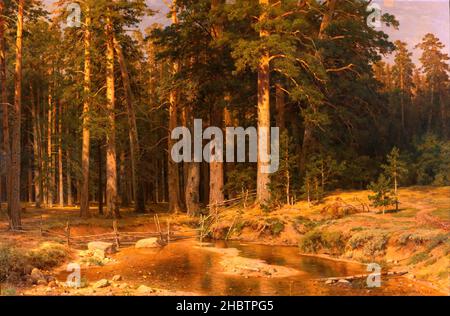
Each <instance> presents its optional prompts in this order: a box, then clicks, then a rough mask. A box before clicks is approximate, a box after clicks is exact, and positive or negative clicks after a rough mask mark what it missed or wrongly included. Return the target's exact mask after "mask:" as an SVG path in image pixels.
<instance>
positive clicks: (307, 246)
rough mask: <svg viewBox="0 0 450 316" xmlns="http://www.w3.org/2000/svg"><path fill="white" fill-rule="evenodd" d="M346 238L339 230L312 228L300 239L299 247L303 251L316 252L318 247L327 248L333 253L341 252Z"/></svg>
mask: <svg viewBox="0 0 450 316" xmlns="http://www.w3.org/2000/svg"><path fill="white" fill-rule="evenodd" d="M345 244H346V238H345V236H344V235H343V234H342V233H341V232H329V231H319V230H313V231H310V232H308V233H306V234H305V235H304V236H303V238H301V239H300V242H299V247H300V249H301V250H302V251H303V252H309V253H317V252H318V251H319V250H320V249H327V250H329V251H331V252H333V253H334V254H342V253H343V252H344V249H345Z"/></svg>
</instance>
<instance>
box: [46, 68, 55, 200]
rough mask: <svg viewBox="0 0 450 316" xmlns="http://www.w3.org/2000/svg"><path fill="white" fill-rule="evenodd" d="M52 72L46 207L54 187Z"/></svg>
mask: <svg viewBox="0 0 450 316" xmlns="http://www.w3.org/2000/svg"><path fill="white" fill-rule="evenodd" d="M51 77H52V72H51V71H49V78H50V83H49V86H48V109H47V199H48V200H47V207H49V208H52V207H53V192H54V187H55V182H54V177H53V174H54V170H53V143H52V136H53V135H52V134H53V106H54V105H53V95H52V93H53V92H52V83H51V82H52V79H51Z"/></svg>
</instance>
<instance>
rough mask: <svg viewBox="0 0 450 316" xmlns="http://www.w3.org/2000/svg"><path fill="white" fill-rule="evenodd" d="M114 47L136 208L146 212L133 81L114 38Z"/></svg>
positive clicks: (136, 210) (140, 211)
mask: <svg viewBox="0 0 450 316" xmlns="http://www.w3.org/2000/svg"><path fill="white" fill-rule="evenodd" d="M114 47H115V49H116V53H117V57H118V59H119V65H120V71H121V73H122V81H123V85H124V90H125V95H126V104H127V113H128V125H129V137H130V151H131V170H132V179H133V190H134V191H133V196H134V210H135V212H138V213H145V200H144V183H143V181H142V174H141V168H140V160H141V148H140V145H139V136H138V135H139V134H138V128H137V124H136V113H135V109H134V97H133V92H132V90H131V81H130V76H129V74H128V70H127V66H126V63H125V58H124V57H123V52H122V47H121V46H120V43H119V42H118V41H117V40H116V38H114Z"/></svg>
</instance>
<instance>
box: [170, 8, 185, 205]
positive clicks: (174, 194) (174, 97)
mask: <svg viewBox="0 0 450 316" xmlns="http://www.w3.org/2000/svg"><path fill="white" fill-rule="evenodd" d="M176 6H177V4H176V1H174V2H173V4H172V23H173V24H177V23H178V17H177V11H176ZM172 68H173V69H172V72H173V74H174V75H175V74H176V73H177V72H178V71H179V68H180V67H179V64H178V62H174V64H173V67H172ZM178 101H179V100H178V91H177V90H176V89H173V90H172V91H171V92H170V96H169V141H168V143H169V150H168V164H167V165H168V178H169V179H168V187H169V212H171V213H178V212H181V209H182V208H181V199H180V190H179V189H180V185H179V183H180V171H179V168H178V164H177V163H175V162H174V161H173V159H172V154H171V152H172V147H173V146H174V145H175V141H174V140H172V131H173V130H174V129H175V128H177V127H178V126H177V124H178V121H177V116H178Z"/></svg>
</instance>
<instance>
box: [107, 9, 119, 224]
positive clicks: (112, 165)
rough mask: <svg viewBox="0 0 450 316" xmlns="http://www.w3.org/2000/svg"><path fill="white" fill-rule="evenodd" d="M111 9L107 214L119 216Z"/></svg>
mask: <svg viewBox="0 0 450 316" xmlns="http://www.w3.org/2000/svg"><path fill="white" fill-rule="evenodd" d="M113 32H114V29H113V22H112V17H111V9H110V8H108V12H107V17H106V38H107V40H106V109H107V113H108V114H107V116H108V133H107V135H106V214H107V216H110V217H115V218H118V217H120V214H119V205H118V203H117V153H116V118H115V102H116V99H115V87H114V39H113Z"/></svg>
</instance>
